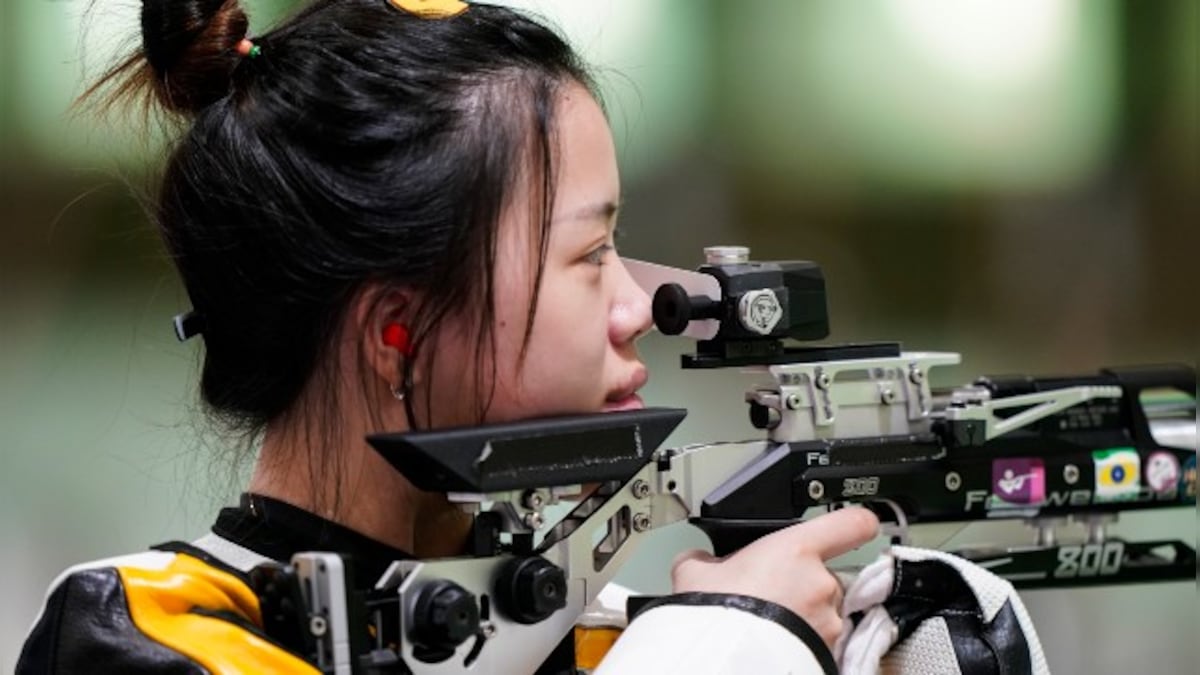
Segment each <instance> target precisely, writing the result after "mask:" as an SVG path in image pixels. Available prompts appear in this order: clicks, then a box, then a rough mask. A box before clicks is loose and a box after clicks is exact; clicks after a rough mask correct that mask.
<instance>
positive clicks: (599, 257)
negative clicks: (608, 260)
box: [583, 244, 614, 265]
mask: <svg viewBox="0 0 1200 675" xmlns="http://www.w3.org/2000/svg"><path fill="white" fill-rule="evenodd" d="M613 249H614V247H613V245H612V244H601V245H600V246H597V247H596V248H595V249H594V250H593V251H592V252H590V253H588V254H587V255H585V256H584V257H583V260H584V262H587V263H591V264H593V265H603V264H604V255H605V254H606V253H608V252H609V251H612V250H613Z"/></svg>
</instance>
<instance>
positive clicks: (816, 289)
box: [652, 246, 900, 368]
mask: <svg viewBox="0 0 1200 675" xmlns="http://www.w3.org/2000/svg"><path fill="white" fill-rule="evenodd" d="M704 252H705V258H706V262H705V264H704V265H701V266H700V267H699V268H698V269H697V270H696V271H697V272H698V273H700V274H705V275H708V276H711V277H712V278H713V279H715V280H716V281H717V283H718V284H719V286H720V297H719V298H712V297H709V296H707V295H695V294H691V293H689V292H688V290H687V289H685V288H684V287H683V286H682V285H680V284H678V283H667V284H663V285H661V286H659V288H658V290H657V291H655V293H654V302H653V305H652V312H653V316H654V325H655V326H656V327H657V328H658V330H659V332H661V333H663V334H664V335H679V334H681V333H683V332H684V331H685V330H687V328H688V325H689V324H690V323H691V322H693V321H714V322H716V323H717V325H718V328H717V330H716V332H715V334H714V335H712V336H710V337H709V338H707V339H701V340H699V341H698V342H697V344H696V353H695V354H685V355H683V359H682V362H683V367H684V368H729V367H741V366H762V365H775V364H782V363H802V362H812V361H828V360H843V359H859V358H885V357H896V356H899V355H900V346H899V345H898V344H896V343H891V342H883V343H870V344H855V345H837V346H819V347H817V346H796V345H788V344H785V342H784V340H787V339H791V340H795V341H799V342H808V341H813V340H821V339H824V338H826V337H829V309H828V303H827V300H826V295H825V275H824V274H823V273H822V272H821V267H820V265H818V264H817V263H815V262H811V261H807V260H785V261H772V262H756V261H751V260H750V249H748V248H746V247H743V246H713V247H708V248H706V249H704Z"/></svg>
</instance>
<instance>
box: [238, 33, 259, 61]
mask: <svg viewBox="0 0 1200 675" xmlns="http://www.w3.org/2000/svg"><path fill="white" fill-rule="evenodd" d="M235 49H237V53H238V54H241V55H242V56H243V57H245V58H250V59H253V58H257V57H259V56H261V55H262V47H259V46H258V45H256V44H254V42H253V41H251V40H250V38H242V39H241V40H239V41H238V43H237V47H235Z"/></svg>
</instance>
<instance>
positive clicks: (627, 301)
mask: <svg viewBox="0 0 1200 675" xmlns="http://www.w3.org/2000/svg"><path fill="white" fill-rule="evenodd" d="M617 265H618V267H619V270H616V271H617V274H618V276H619V279H618V280H617V290H616V297H615V298H613V304H612V309H611V310H610V312H609V319H608V337H609V340H611V341H612V343H613V344H617V345H620V344H625V343H627V342H633V341H634V340H637V339H638V338H639V337H641V336H642V335H644V334H646V332H648V331H649V330H650V326H652V325H653V318H652V317H651V315H650V296H649V295H647V294H646V291H644V290H642V287H641V286H639V285H637V282H635V281H634V280H633V277H632V276H630V275H629V271H628V270H626V269H625V263H624V261H622V260H621V259H620V258H618V259H617Z"/></svg>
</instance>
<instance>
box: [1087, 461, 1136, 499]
mask: <svg viewBox="0 0 1200 675" xmlns="http://www.w3.org/2000/svg"><path fill="white" fill-rule="evenodd" d="M1092 462H1093V463H1095V465H1096V501H1098V502H1120V501H1126V500H1130V499H1137V496H1138V492H1139V491H1140V490H1141V484H1142V480H1141V478H1142V475H1141V474H1142V461H1141V458H1140V457H1138V453H1137V451H1136V450H1134V449H1133V448H1109V449H1107V450H1095V451H1093V452H1092Z"/></svg>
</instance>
